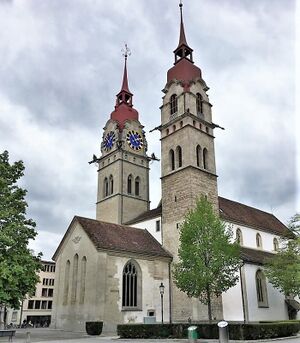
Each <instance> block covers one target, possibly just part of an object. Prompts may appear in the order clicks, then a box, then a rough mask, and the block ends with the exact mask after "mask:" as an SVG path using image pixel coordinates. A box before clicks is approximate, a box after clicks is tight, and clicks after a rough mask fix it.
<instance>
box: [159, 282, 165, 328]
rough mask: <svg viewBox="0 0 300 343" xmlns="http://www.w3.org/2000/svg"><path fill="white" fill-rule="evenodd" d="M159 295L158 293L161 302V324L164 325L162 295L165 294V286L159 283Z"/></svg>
mask: <svg viewBox="0 0 300 343" xmlns="http://www.w3.org/2000/svg"><path fill="white" fill-rule="evenodd" d="M159 293H160V301H161V323H162V324H163V323H164V293H165V286H164V284H163V283H162V282H161V284H160V285H159Z"/></svg>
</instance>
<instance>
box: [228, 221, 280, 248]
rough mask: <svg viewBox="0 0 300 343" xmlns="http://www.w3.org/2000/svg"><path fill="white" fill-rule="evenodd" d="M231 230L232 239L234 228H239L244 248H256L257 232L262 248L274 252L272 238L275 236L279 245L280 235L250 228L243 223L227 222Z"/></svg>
mask: <svg viewBox="0 0 300 343" xmlns="http://www.w3.org/2000/svg"><path fill="white" fill-rule="evenodd" d="M227 225H229V227H230V228H231V229H232V231H233V239H235V237H236V230H237V229H238V228H239V229H240V230H241V231H242V236H243V246H244V247H246V248H253V249H257V246H256V234H257V233H259V234H260V236H261V239H262V250H265V251H270V252H274V246H273V239H274V238H277V240H278V243H279V246H280V236H278V235H275V234H272V233H268V232H264V231H261V230H256V229H252V228H249V227H246V226H243V225H237V224H232V223H227Z"/></svg>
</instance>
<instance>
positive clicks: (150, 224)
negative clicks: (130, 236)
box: [130, 216, 162, 244]
mask: <svg viewBox="0 0 300 343" xmlns="http://www.w3.org/2000/svg"><path fill="white" fill-rule="evenodd" d="M157 220H159V221H160V231H158V232H156V221H157ZM130 226H133V227H136V228H138V229H147V231H149V233H151V235H152V236H153V237H154V238H155V239H156V240H157V241H158V242H159V243H160V244H162V224H161V216H158V217H155V218H152V219H149V220H145V221H143V222H139V223H136V224H133V225H130Z"/></svg>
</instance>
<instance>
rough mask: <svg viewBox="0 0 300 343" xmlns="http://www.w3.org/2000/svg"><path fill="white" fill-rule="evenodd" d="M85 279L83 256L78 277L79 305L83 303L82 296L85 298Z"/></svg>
mask: <svg viewBox="0 0 300 343" xmlns="http://www.w3.org/2000/svg"><path fill="white" fill-rule="evenodd" d="M85 278H86V257H85V256H83V258H82V260H81V275H80V281H81V282H80V297H79V302H80V304H83V303H84V296H85Z"/></svg>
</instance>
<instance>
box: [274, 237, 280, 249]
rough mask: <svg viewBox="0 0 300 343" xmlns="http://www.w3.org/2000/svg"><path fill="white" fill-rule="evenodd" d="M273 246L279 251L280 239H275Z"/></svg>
mask: <svg viewBox="0 0 300 343" xmlns="http://www.w3.org/2000/svg"><path fill="white" fill-rule="evenodd" d="M273 248H274V251H278V250H279V243H278V239H277V238H274V239H273Z"/></svg>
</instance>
